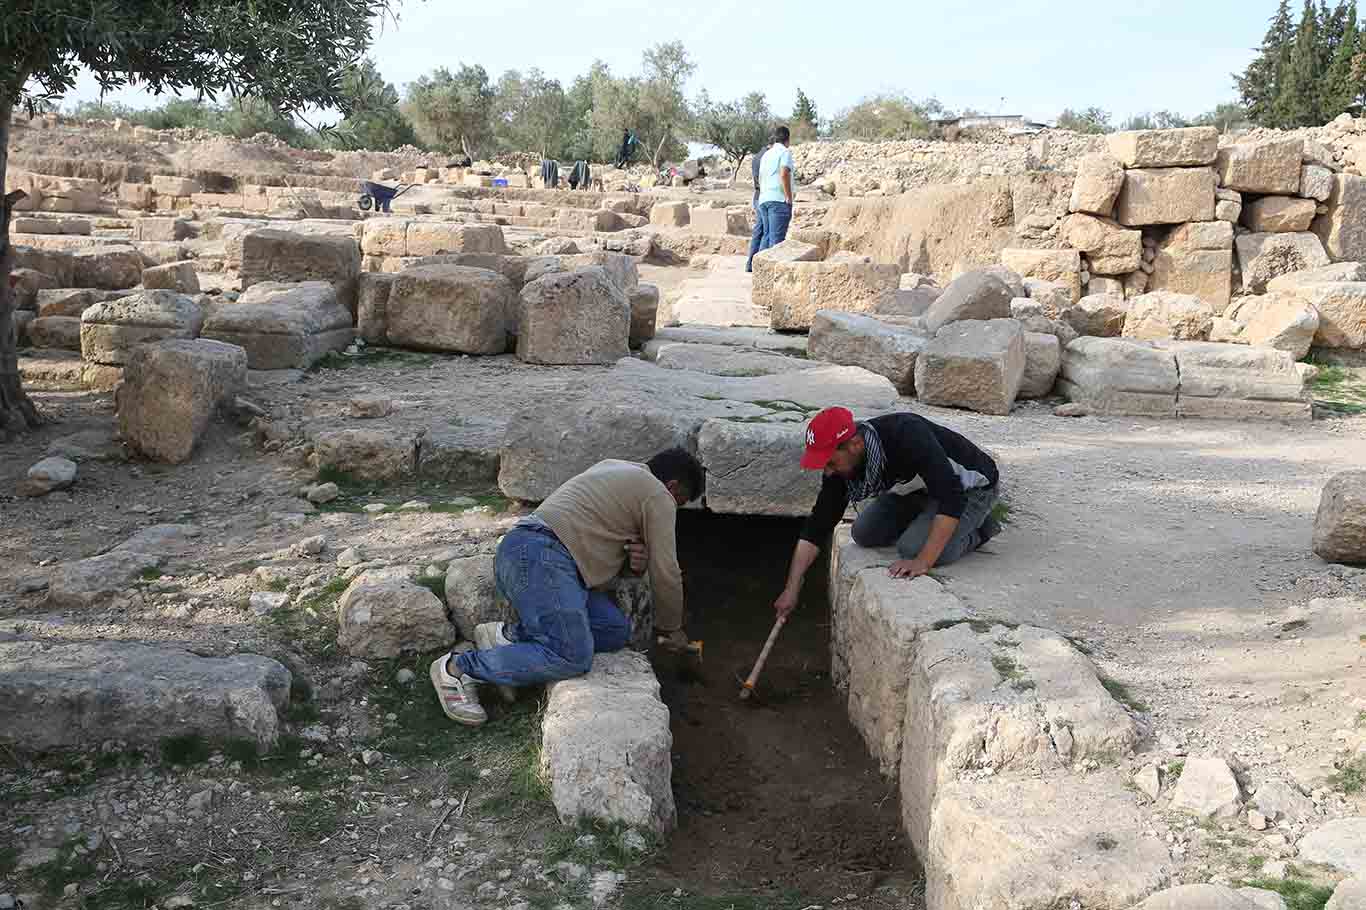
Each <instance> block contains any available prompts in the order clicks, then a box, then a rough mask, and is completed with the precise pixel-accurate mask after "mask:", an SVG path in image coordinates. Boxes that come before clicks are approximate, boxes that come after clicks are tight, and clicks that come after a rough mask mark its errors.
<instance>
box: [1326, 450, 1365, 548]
mask: <svg viewBox="0 0 1366 910" xmlns="http://www.w3.org/2000/svg"><path fill="white" fill-rule="evenodd" d="M1314 552H1315V553H1317V554H1318V555H1319V556H1320V557H1322V558H1323V559H1326V560H1328V561H1329V562H1345V563H1358V564H1366V471H1342V472H1340V473H1338V474H1334V475H1333V476H1332V477H1331V478H1329V480H1328V483H1327V484H1325V485H1324V487H1323V495H1322V496H1321V497H1320V499H1319V510H1318V514H1317V515H1316V516H1315V517H1314Z"/></svg>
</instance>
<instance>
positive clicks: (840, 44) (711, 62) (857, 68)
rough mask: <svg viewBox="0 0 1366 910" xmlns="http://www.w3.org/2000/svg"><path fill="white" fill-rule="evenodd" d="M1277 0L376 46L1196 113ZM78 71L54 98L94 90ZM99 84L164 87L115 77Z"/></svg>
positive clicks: (633, 15)
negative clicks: (653, 53)
mask: <svg viewBox="0 0 1366 910" xmlns="http://www.w3.org/2000/svg"><path fill="white" fill-rule="evenodd" d="M1276 5H1277V0H987V2H970V3H969V2H962V0H936V2H928V0H861V2H857V3H855V4H854V5H853V6H850V7H844V6H843V5H842V4H837V3H832V2H822V3H816V2H813V0H788V2H786V3H753V2H749V3H738V2H734V0H710V2H705V3H694V2H686V0H683V2H662V3H641V2H639V0H578V2H577V3H575V4H572V5H566V4H551V3H548V2H545V0H542V2H532V0H498V2H496V3H485V4H481V3H471V2H468V0H466V2H451V0H403V2H402V3H401V4H398V21H397V22H394V21H385V22H384V23H382V24H381V25H380V26H379V30H378V32H379V33H378V35H377V37H376V41H375V45H374V48H373V53H372V55H373V56H374V58H375V60H376V62H377V64H378V66H379V69H380V72H381V73H383V74H384V76H385V78H386V79H388V80H389V81H390V82H392V83H394V84H395V85H396V86H397V87H398V88H399V90H400V91H402V89H403V86H404V84H406V83H408V82H411V81H412V80H413V79H415V78H417V77H418V76H420V75H422V74H423V73H425V72H428V71H430V70H432V69H434V68H436V67H438V66H446V67H449V68H452V69H454V68H455V67H456V66H457V65H458V64H461V63H471V64H473V63H478V64H482V65H483V66H484V68H485V69H486V70H488V72H489V75H490V79H493V80H496V79H497V77H498V75H499V74H500V73H502V72H503V71H504V70H506V69H521V70H526V69H530V68H531V67H539V68H540V69H541V70H542V71H543V72H545V73H546V74H547V75H549V76H551V77H553V78H557V79H559V80H560V82H561V84H563V85H564V86H565V88H568V87H569V84H570V83H571V82H572V81H573V79H574V77H575V76H577V75H579V74H580V73H583V72H584V71H586V70H587V69H588V67H589V65H590V64H591V63H592V62H593V61H594V60H595V59H601V60H604V61H605V62H606V63H607V64H608V65H609V66H610V67H611V68H612V71H613V72H614V73H617V74H618V75H630V74H635V73H638V72H639V70H640V55H641V51H642V50H643V49H644V48H646V47H649V46H651V45H653V44H656V43H658V42H661V41H670V40H680V41H682V42H683V43H684V45H685V46H686V47H687V49H688V51H689V53H690V54H691V55H692V57H693V59H694V61H695V62H696V63H697V72H696V74H695V75H694V76H693V78H692V80H691V81H690V83H689V85H688V95H689V97H695V96H696V94H697V92H698V91H699V90H701V89H703V88H705V89H706V90H707V91H708V92H709V93H710V95H711V97H712V98H713V99H715V100H729V99H734V98H739V97H742V96H744V95H746V94H748V93H749V92H752V91H760V92H763V93H764V94H765V95H766V96H767V97H768V101H769V106H770V108H771V109H772V110H773V111H774V112H775V113H778V114H784V113H787V112H789V111H791V109H792V105H793V102H794V100H795V98H796V93H797V89H798V88H801V89H802V90H803V91H804V92H806V94H807V95H809V96H810V97H811V99H812V100H813V101H814V102H815V103H816V109H817V111H818V113H819V115H820V116H821V117H822V118H826V117H829V116H831V115H833V114H835V113H836V112H838V111H839V110H840V109H842V108H846V107H848V106H850V105H852V104H854V103H856V102H857V101H858V100H859V99H860V98H861V97H863V96H864V95H867V94H870V93H873V92H877V91H883V90H893V91H903V92H906V93H908V94H910V95H911V96H912V97H915V98H925V97H929V96H933V97H936V98H938V99H939V100H940V101H941V102H942V103H943V104H944V105H945V106H946V107H948V108H950V109H953V110H962V109H964V108H974V109H976V110H978V111H982V112H985V113H1009V114H1023V115H1025V116H1027V117H1031V118H1033V119H1037V120H1044V121H1048V120H1052V119H1053V118H1055V117H1056V116H1057V115H1058V113H1059V112H1060V111H1062V110H1063V109H1064V108H1068V107H1070V108H1074V109H1082V108H1086V107H1091V106H1097V107H1101V108H1103V109H1105V110H1107V111H1109V112H1110V113H1111V114H1112V115H1113V117H1114V120H1115V122H1116V123H1118V122H1119V121H1121V120H1123V119H1124V118H1125V117H1127V116H1129V115H1131V114H1135V113H1141V112H1145V111H1157V110H1163V109H1166V110H1172V111H1176V112H1178V113H1182V114H1186V115H1188V116H1194V115H1196V114H1200V113H1203V112H1204V111H1207V110H1211V109H1212V108H1214V106H1215V105H1217V104H1219V103H1220V102H1223V101H1230V100H1235V99H1236V90H1235V88H1234V85H1233V80H1232V77H1231V74H1232V73H1234V72H1238V71H1241V70H1242V69H1243V68H1244V67H1245V66H1246V65H1247V63H1248V62H1249V61H1250V60H1251V58H1252V53H1253V51H1252V49H1253V48H1255V47H1256V46H1257V45H1258V44H1260V42H1261V39H1262V35H1263V34H1264V33H1265V31H1266V28H1267V22H1268V20H1269V18H1270V16H1271V14H1272V13H1273V12H1274V10H1275V7H1276ZM98 97H99V88H98V86H97V85H96V84H95V82H94V80H93V79H91V78H89V77H88V76H87V77H85V78H82V80H81V81H80V84H79V85H78V87H77V89H76V91H75V92H73V93H72V94H71V95H69V96H68V97H67V99H66V100H65V103H70V102H73V101H79V100H95V99H97V98H98ZM109 99H110V100H114V101H120V102H123V103H126V104H131V105H133V106H135V107H143V106H150V105H152V104H155V103H157V99H153V98H151V97H150V96H148V95H147V94H146V93H144V92H140V91H137V90H125V91H121V92H118V93H115V94H113V95H111V96H109Z"/></svg>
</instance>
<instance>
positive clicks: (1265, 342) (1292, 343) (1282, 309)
mask: <svg viewBox="0 0 1366 910" xmlns="http://www.w3.org/2000/svg"><path fill="white" fill-rule="evenodd" d="M1230 313H1231V317H1230V318H1232V319H1233V320H1234V322H1236V323H1237V325H1238V340H1239V341H1240V342H1241V343H1243V344H1252V345H1260V346H1262V347H1268V348H1275V349H1276V350H1278V351H1285V352H1287V353H1288V354H1290V356H1291V357H1293V358H1295V359H1296V360H1299V359H1300V358H1302V357H1304V356H1305V355H1306V354H1308V353H1309V348H1310V346H1311V345H1312V344H1313V342H1314V336H1315V334H1317V333H1318V330H1319V311H1318V310H1317V309H1315V308H1314V306H1313V305H1312V304H1309V303H1306V302H1305V301H1303V300H1301V299H1299V298H1298V297H1296V296H1295V295H1293V294H1284V293H1270V294H1267V295H1265V296H1262V297H1244V298H1242V300H1241V301H1239V303H1238V306H1237V308H1236V309H1234V310H1231V311H1230ZM1211 340H1214V339H1213V337H1211Z"/></svg>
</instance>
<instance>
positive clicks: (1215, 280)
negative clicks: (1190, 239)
mask: <svg viewBox="0 0 1366 910" xmlns="http://www.w3.org/2000/svg"><path fill="white" fill-rule="evenodd" d="M1211 223H1212V224H1225V222H1222V221H1219V222H1211ZM1229 226H1230V227H1231V225H1229ZM1232 285H1233V253H1232V251H1230V250H1192V249H1186V248H1184V247H1181V246H1174V245H1170V244H1164V245H1163V246H1162V247H1159V248H1158V252H1157V256H1156V258H1154V259H1153V272H1152V274H1151V275H1150V276H1149V280H1148V290H1149V291H1166V292H1171V293H1175V294H1181V295H1190V296H1194V297H1198V298H1199V299H1200V300H1202V301H1204V303H1205V304H1206V305H1207V306H1209V307H1210V309H1211V310H1212V311H1213V312H1214V313H1215V314H1218V313H1222V312H1224V310H1226V309H1227V308H1228V305H1229V300H1230V299H1231V298H1232V293H1233V287H1232ZM1135 299H1136V298H1135Z"/></svg>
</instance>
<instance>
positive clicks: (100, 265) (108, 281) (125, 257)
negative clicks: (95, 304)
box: [71, 246, 142, 291]
mask: <svg viewBox="0 0 1366 910" xmlns="http://www.w3.org/2000/svg"><path fill="white" fill-rule="evenodd" d="M71 261H72V266H73V267H74V275H73V278H74V282H75V285H76V286H77V287H83V288H101V289H103V290H107V291H118V290H123V289H124V288H131V287H136V286H137V285H138V284H139V283H140V282H141V281H142V254H141V253H139V252H138V251H137V250H136V249H134V248H133V247H131V246H101V247H95V248H93V249H88V250H77V251H75V252H74V253H72V254H71Z"/></svg>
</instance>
